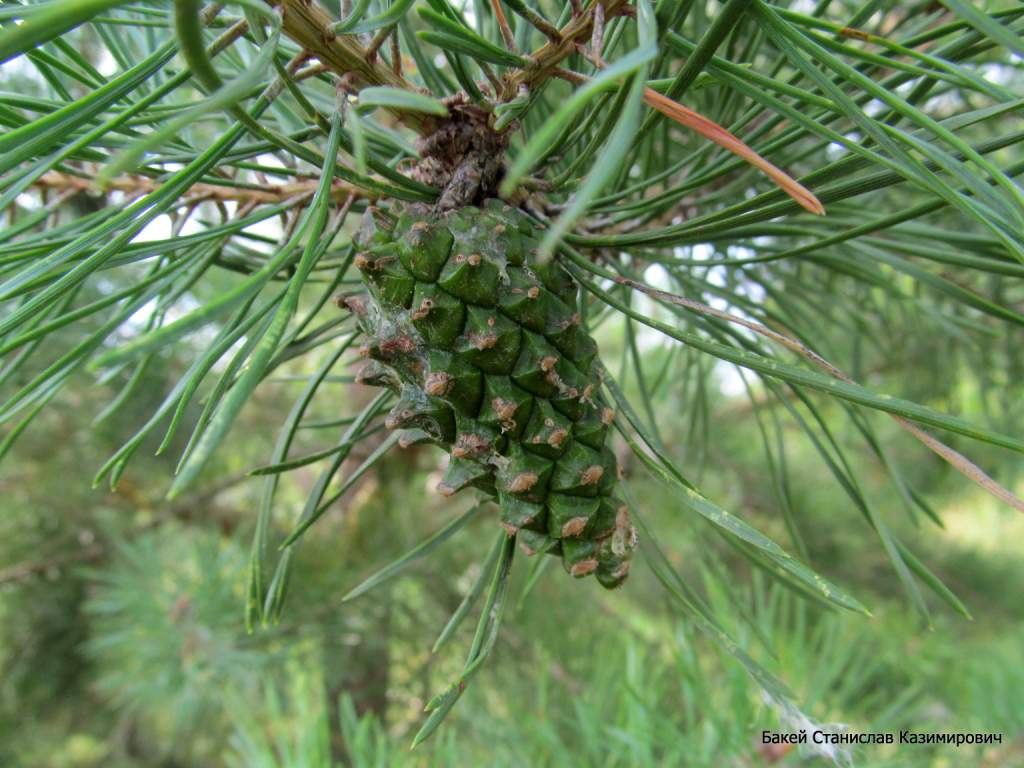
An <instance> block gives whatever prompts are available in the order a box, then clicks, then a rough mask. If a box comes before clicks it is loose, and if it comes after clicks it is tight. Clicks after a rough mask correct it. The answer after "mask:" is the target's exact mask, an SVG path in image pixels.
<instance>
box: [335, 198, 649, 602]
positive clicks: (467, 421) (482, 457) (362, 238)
mask: <svg viewBox="0 0 1024 768" xmlns="http://www.w3.org/2000/svg"><path fill="white" fill-rule="evenodd" d="M356 243H357V246H358V248H359V249H360V251H359V253H358V255H357V256H356V266H357V267H358V269H359V270H360V272H361V273H362V275H363V279H364V281H365V283H366V285H367V288H368V289H369V296H368V297H357V298H350V299H348V300H347V304H348V306H349V308H350V309H352V311H353V312H355V313H356V315H357V316H358V318H359V322H360V324H361V325H362V327H363V330H364V331H365V332H366V334H367V337H368V339H369V341H368V343H367V344H366V345H365V346H364V347H363V352H364V353H365V354H366V356H368V357H369V358H371V360H370V362H369V363H368V364H367V365H366V366H365V367H364V368H363V369H362V371H361V372H360V374H359V381H361V382H362V383H365V384H371V385H377V386H385V387H389V388H391V389H393V390H394V391H395V392H396V393H397V394H398V395H399V400H398V403H397V405H395V407H394V408H393V409H392V410H391V412H390V413H389V414H388V417H387V421H386V425H387V427H388V428H390V429H401V430H403V434H402V436H401V444H403V445H411V444H413V443H418V442H432V443H435V444H437V445H440V446H442V447H444V448H445V449H446V450H447V451H448V452H449V453H450V455H451V460H450V464H449V467H448V471H447V473H446V474H445V476H444V480H443V481H442V484H441V492H442V493H445V494H453V493H456V492H458V491H460V490H462V489H464V488H467V487H473V488H476V489H479V490H482V491H484V492H485V493H487V494H489V495H491V496H493V497H494V498H496V499H497V501H498V503H499V505H500V507H501V524H502V525H503V526H504V527H505V529H506V530H507V531H508V532H509V534H510V535H511V534H515V535H516V536H517V537H518V540H519V542H520V544H521V545H522V546H523V547H524V548H525V549H526V551H527V552H529V553H531V554H532V553H533V552H547V553H550V554H557V555H561V557H562V562H563V564H564V566H565V569H566V570H567V571H568V572H569V573H570V574H572V575H573V576H576V577H583V576H587V575H589V574H595V576H596V577H597V579H598V581H599V582H600V583H601V584H602V585H603V586H605V587H609V588H612V587H617V586H619V585H620V584H621V583H622V582H623V581H624V580H625V579H626V576H627V574H628V572H629V565H630V558H631V556H632V553H633V550H634V549H635V547H636V531H635V529H634V528H633V526H632V525H631V524H630V521H629V514H628V512H627V509H626V506H625V505H624V504H623V503H622V502H621V501H618V500H617V499H616V498H615V497H614V496H613V495H612V494H613V492H614V489H615V485H616V480H617V465H616V460H615V455H614V453H613V452H612V451H611V450H610V448H609V447H608V445H607V436H608V429H609V426H610V424H611V420H612V415H613V414H612V411H611V409H610V408H609V407H608V405H607V403H605V402H604V400H603V399H602V396H601V393H600V374H599V371H600V365H599V363H598V357H597V354H598V352H597V345H596V344H595V342H594V340H593V339H592V338H591V337H590V336H589V335H588V334H587V333H586V332H585V331H584V330H583V328H582V327H581V325H580V316H579V312H578V309H577V289H576V285H575V283H574V282H573V280H572V279H571V278H570V277H569V275H568V274H567V273H566V272H565V271H564V270H563V269H562V268H561V267H560V266H559V265H558V264H557V263H556V262H555V261H554V260H551V261H548V262H546V263H544V264H541V263H540V262H539V260H538V259H537V257H536V247H537V239H536V237H535V228H534V226H533V224H532V222H531V221H530V219H529V218H528V217H527V216H526V215H525V214H523V213H522V212H520V211H519V210H517V209H515V208H513V207H512V206H510V205H507V204H505V203H503V202H502V201H500V200H497V199H494V198H491V199H487V200H486V201H484V202H483V203H482V204H481V205H480V206H479V207H477V206H461V207H456V208H451V209H448V210H443V209H441V208H440V207H428V206H422V205H406V206H400V205H398V204H394V205H386V204H385V205H382V206H381V207H378V208H376V209H374V210H373V211H372V212H369V213H367V215H366V217H365V219H364V221H363V224H362V229H361V232H360V233H359V236H358V237H357V238H356Z"/></svg>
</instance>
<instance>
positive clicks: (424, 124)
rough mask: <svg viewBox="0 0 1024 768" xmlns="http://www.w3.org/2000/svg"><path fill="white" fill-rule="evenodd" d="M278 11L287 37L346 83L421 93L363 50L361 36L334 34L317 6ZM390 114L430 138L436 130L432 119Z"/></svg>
mask: <svg viewBox="0 0 1024 768" xmlns="http://www.w3.org/2000/svg"><path fill="white" fill-rule="evenodd" d="M278 9H279V11H280V13H281V16H282V31H283V32H284V34H285V35H287V36H288V37H290V38H291V39H292V40H294V41H295V42H296V43H298V44H299V45H301V46H302V47H303V48H304V49H305V50H306V51H307V52H308V53H309V55H310V56H314V57H316V58H317V59H319V60H320V62H321V63H322V64H323V65H324V66H325V67H327V68H328V69H329V70H331V71H332V72H334V73H335V74H336V75H338V76H340V77H341V78H343V80H344V81H345V82H346V83H351V84H352V85H353V86H388V87H391V88H401V89H403V90H407V91H414V92H418V91H419V89H418V88H416V86H414V85H413V84H412V83H410V82H409V81H408V80H406V79H405V78H404V77H402V76H401V75H400V74H399V73H397V72H396V71H395V70H394V69H392V68H391V67H389V66H388V65H387V64H386V63H385V62H383V61H381V60H380V59H379V58H378V57H377V56H376V55H371V51H370V50H368V49H367V48H365V47H363V45H362V44H361V43H360V42H359V38H358V37H357V36H355V35H338V34H335V33H334V32H332V31H331V27H332V26H333V25H334V24H335V21H334V20H333V19H332V18H331V17H330V16H328V15H327V13H326V12H325V11H324V10H323V9H322V8H320V7H319V6H318V5H316V4H315V3H313V2H308V0H284V2H283V3H282V4H281V5H280V6H279V8H278ZM380 42H381V43H382V42H383V40H382V41H380ZM378 45H380V43H378ZM389 111H391V112H392V113H393V114H394V115H395V116H396V117H397V118H398V119H399V120H401V121H402V122H403V123H404V124H405V125H407V126H409V127H410V128H412V129H413V130H415V131H417V132H418V133H420V134H423V135H426V134H429V133H430V132H431V131H432V130H433V128H434V124H435V120H434V118H432V117H430V116H429V115H424V114H422V113H420V112H411V111H407V110H403V109H400V108H395V107H391V108H389Z"/></svg>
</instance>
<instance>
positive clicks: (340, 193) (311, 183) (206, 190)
mask: <svg viewBox="0 0 1024 768" xmlns="http://www.w3.org/2000/svg"><path fill="white" fill-rule="evenodd" d="M317 184H318V181H317V180H316V179H309V180H306V181H296V182H293V183H291V184H268V185H265V186H262V187H260V188H258V189H252V188H247V187H233V186H229V185H227V184H224V185H219V184H204V183H197V184H193V185H192V186H191V187H190V188H189V191H188V196H187V197H183V198H181V200H180V201H179V202H180V204H181V206H186V205H193V204H195V203H196V202H199V201H202V200H221V201H227V200H232V201H235V202H239V203H249V204H274V203H283V202H285V201H287V200H298V199H303V198H307V197H309V196H310V195H312V194H313V193H314V192H316V188H317ZM161 185H162V183H161V182H160V181H158V180H155V179H150V178H147V177H145V176H118V177H117V178H115V179H111V180H110V181H107V182H105V183H100V182H99V181H98V180H97V179H96V178H94V177H92V176H84V175H83V176H75V175H72V174H69V173H62V172H60V171H50V172H49V173H46V174H44V175H43V176H41V177H40V178H39V179H37V180H36V181H35V183H34V184H33V185H32V186H33V187H36V188H38V189H49V190H56V191H58V192H73V193H78V192H94V193H102V192H105V191H111V190H116V191H118V192H124V193H125V194H126V195H127V196H128V197H129V199H134V198H136V197H139V196H141V195H145V194H149V193H150V192H153V191H154V190H156V189H159V188H160V186H161ZM349 197H357V198H363V199H367V200H375V199H376V198H377V197H378V195H376V194H374V193H372V192H369V191H367V190H365V189H362V188H360V187H356V186H353V185H351V184H347V183H345V182H343V181H338V180H337V179H336V180H335V181H334V183H333V184H332V186H331V200H332V201H333V202H335V203H343V202H345V200H347V199H348V198H349Z"/></svg>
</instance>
